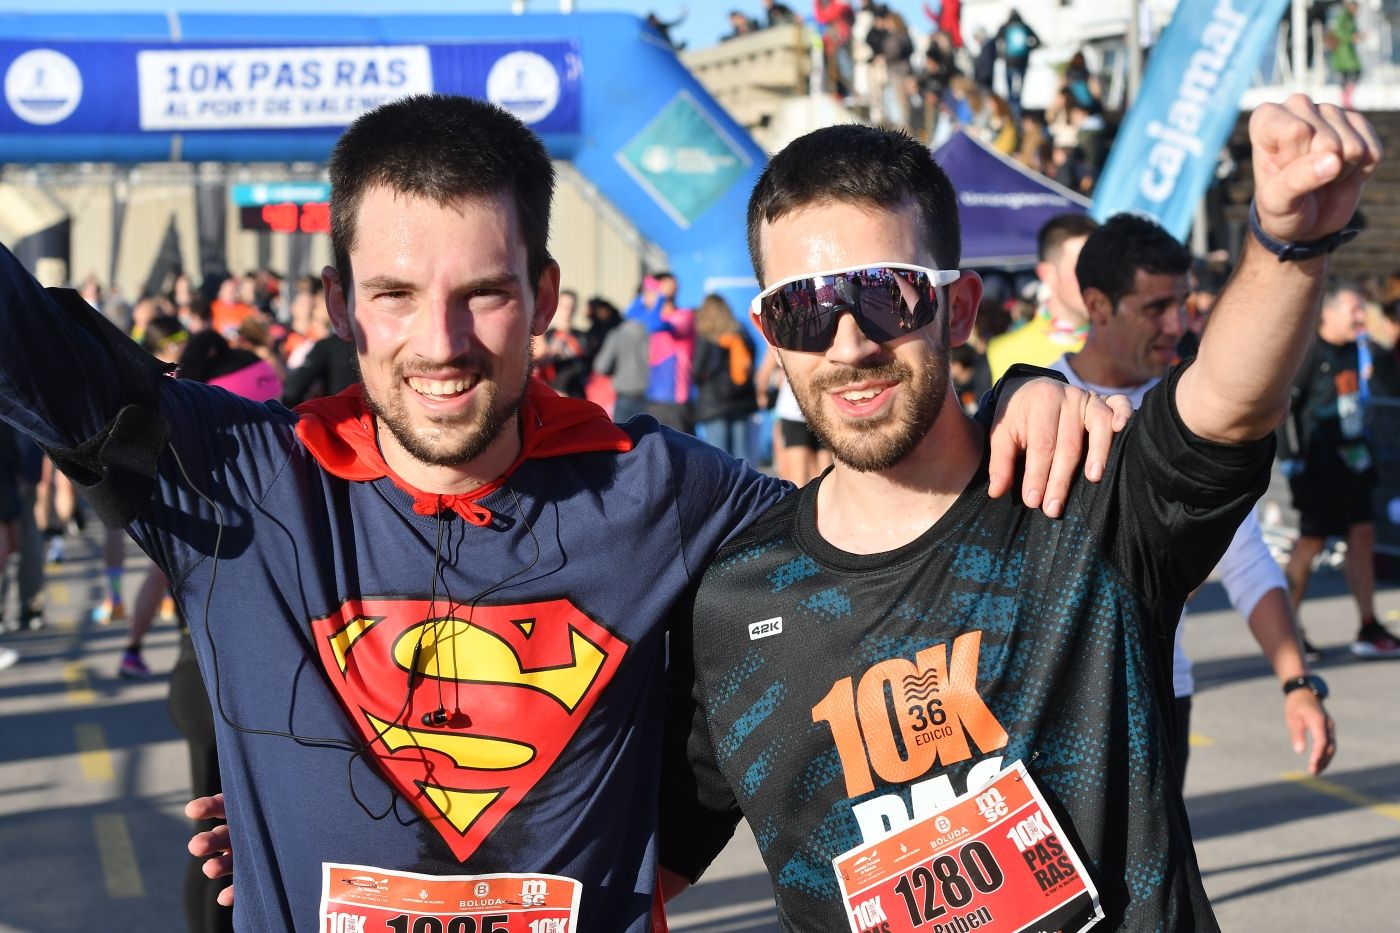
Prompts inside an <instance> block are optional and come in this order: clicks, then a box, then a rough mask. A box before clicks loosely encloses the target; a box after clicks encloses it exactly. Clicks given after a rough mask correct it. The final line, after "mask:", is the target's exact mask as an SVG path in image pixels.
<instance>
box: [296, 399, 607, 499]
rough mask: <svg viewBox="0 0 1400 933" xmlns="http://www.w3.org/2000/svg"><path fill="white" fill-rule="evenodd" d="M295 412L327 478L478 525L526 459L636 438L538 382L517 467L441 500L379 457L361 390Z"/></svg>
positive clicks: (523, 419) (523, 417) (523, 418)
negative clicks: (486, 500) (386, 484)
mask: <svg viewBox="0 0 1400 933" xmlns="http://www.w3.org/2000/svg"><path fill="white" fill-rule="evenodd" d="M296 410H297V412H298V413H299V414H300V415H301V419H300V420H299V421H298V422H297V428H296V430H297V437H299V438H300V439H301V442H302V443H303V444H305V445H306V449H307V450H309V451H310V452H311V456H313V457H315V458H316V462H317V463H319V464H321V466H322V467H323V468H324V469H325V470H326V472H327V473H330V474H331V475H332V476H337V477H339V478H341V479H345V480H351V481H353V482H369V481H371V480H376V479H382V478H383V477H386V476H387V477H389V479H391V480H393V482H394V485H395V486H398V487H399V488H400V489H402V490H403V491H404V492H406V493H408V494H409V495H410V496H412V497H413V511H415V512H417V513H418V514H419V515H436V514H438V512H440V511H441V510H442V509H451V510H452V511H454V512H456V513H457V514H458V515H460V516H462V518H464V519H466V520H467V521H469V522H471V523H472V524H473V525H486V524H489V523H490V521H491V512H490V511H489V510H488V509H486V508H484V507H483V506H481V505H480V504H478V500H479V499H481V498H483V497H485V496H487V495H490V494H491V493H492V492H495V491H496V490H497V489H499V488H500V487H501V484H502V483H504V482H505V481H506V478H507V477H509V476H510V474H511V473H513V472H514V471H515V468H516V467H518V466H520V464H522V463H524V462H525V461H526V460H530V459H533V458H540V457H563V456H567V455H569V454H581V453H595V452H599V451H614V452H616V453H625V452H627V451H629V450H631V449H632V439H631V438H630V437H629V436H628V435H627V433H626V432H625V431H623V430H622V429H621V428H619V427H618V426H617V425H615V424H613V423H612V421H611V420H609V419H608V416H607V413H606V412H604V411H603V409H601V408H599V407H598V406H597V405H595V404H593V403H592V402H589V401H585V400H583V399H576V398H564V397H563V396H560V395H558V394H557V393H556V392H555V391H554V390H553V389H551V388H550V387H549V386H547V385H545V384H544V383H543V382H540V381H539V380H538V379H531V380H530V383H529V385H528V386H527V387H526V390H525V399H524V402H523V403H522V404H521V413H520V423H521V425H522V428H521V444H520V455H519V456H518V457H517V458H516V460H515V462H514V463H512V464H511V465H510V468H509V469H507V470H506V471H505V473H503V474H502V475H500V476H498V477H497V478H496V479H494V480H492V481H491V482H489V483H487V484H486V485H485V486H482V487H480V488H478V489H474V490H472V491H471V492H469V493H465V494H463V495H456V496H454V495H444V494H438V493H430V492H423V491H421V490H418V489H415V488H413V487H412V486H410V485H409V484H408V483H407V482H405V481H404V480H403V479H402V478H400V477H399V475H398V474H396V473H395V472H394V471H393V470H392V469H390V467H389V464H388V463H386V462H385V460H384V455H383V454H382V453H380V451H379V441H378V438H377V436H376V434H375V427H374V415H372V414H371V413H370V410H369V408H368V407H367V406H366V405H365V401H364V396H363V395H362V393H361V389H360V386H359V385H353V386H351V387H350V388H348V389H346V390H345V391H344V392H341V393H340V394H339V395H332V396H329V397H327V398H317V399H312V400H311V401H309V402H303V403H302V404H300V405H298V406H297V409H296Z"/></svg>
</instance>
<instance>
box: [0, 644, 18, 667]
mask: <svg viewBox="0 0 1400 933" xmlns="http://www.w3.org/2000/svg"><path fill="white" fill-rule="evenodd" d="M18 661H19V652H18V651H16V650H15V649H13V648H5V647H3V646H0V671H3V670H4V669H5V668H7V667H14V666H15V664H16V663H17V662H18Z"/></svg>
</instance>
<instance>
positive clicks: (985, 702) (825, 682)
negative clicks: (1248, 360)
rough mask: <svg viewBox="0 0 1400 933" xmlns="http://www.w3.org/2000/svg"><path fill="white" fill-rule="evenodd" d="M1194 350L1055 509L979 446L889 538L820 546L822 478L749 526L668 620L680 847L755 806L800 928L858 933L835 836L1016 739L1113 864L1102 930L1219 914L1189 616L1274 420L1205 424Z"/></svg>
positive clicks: (843, 844)
mask: <svg viewBox="0 0 1400 933" xmlns="http://www.w3.org/2000/svg"><path fill="white" fill-rule="evenodd" d="M1180 372H1181V370H1180V369H1178V370H1177V371H1175V372H1173V373H1172V374H1171V375H1170V376H1169V377H1168V378H1167V379H1166V380H1164V381H1163V384H1162V386H1161V387H1159V388H1158V389H1156V390H1154V391H1152V392H1150V393H1148V395H1147V397H1146V399H1144V401H1143V404H1142V408H1141V410H1140V411H1139V412H1138V413H1137V414H1136V415H1135V416H1134V417H1133V418H1132V420H1131V421H1130V422H1129V424H1128V426H1127V428H1125V429H1124V431H1123V432H1122V433H1121V434H1120V435H1119V437H1118V438H1117V440H1116V442H1115V445H1114V448H1113V453H1112V455H1111V457H1110V458H1109V461H1108V464H1107V469H1106V474H1105V477H1104V479H1103V481H1102V482H1101V483H1099V484H1097V485H1095V484H1091V483H1087V482H1083V481H1079V482H1077V483H1076V484H1075V486H1074V488H1073V490H1072V492H1071V495H1070V497H1069V500H1068V504H1067V509H1066V515H1065V517H1064V518H1063V519H1060V520H1054V519H1049V518H1047V517H1046V516H1045V515H1044V513H1043V512H1040V511H1035V510H1031V509H1028V508H1026V507H1025V506H1024V505H1022V504H1021V503H1020V502H1019V501H1018V500H1017V498H1016V497H1015V496H1014V495H1013V496H1007V497H1003V498H1001V499H990V498H988V496H987V474H986V464H985V462H984V463H983V465H982V468H981V469H980V470H979V472H978V474H977V475H976V476H975V477H974V478H973V480H972V481H971V483H970V484H969V485H968V487H967V489H966V490H965V491H964V492H963V494H962V495H961V496H960V497H959V498H958V500H957V502H956V503H955V504H954V505H953V506H952V508H951V509H950V510H949V511H948V512H947V513H946V514H945V515H944V516H943V517H942V518H941V519H939V521H938V522H937V523H936V524H935V525H934V526H933V527H932V528H930V529H929V530H928V531H927V532H926V533H925V534H923V535H922V536H921V537H919V538H918V539H917V540H915V541H913V542H911V543H910V544H908V545H906V546H904V547H901V548H899V549H898V550H895V551H890V552H887V553H883V554H875V555H864V556H862V555H855V554H850V553H846V552H843V551H839V550H837V549H835V548H833V547H832V546H831V545H829V544H828V543H826V542H825V541H824V540H823V539H822V537H821V536H820V534H819V533H818V532H817V528H816V513H815V507H816V500H817V489H818V486H819V484H820V481H818V482H813V483H812V484H810V485H809V486H808V487H807V488H806V489H804V490H803V491H802V492H801V493H799V494H797V495H794V496H791V497H789V498H788V499H786V500H785V501H783V502H781V503H780V504H778V505H776V506H774V507H773V508H772V509H770V510H769V512H768V513H767V514H766V515H765V516H764V517H763V518H761V519H760V520H759V521H758V522H757V523H756V524H755V525H754V526H753V527H751V528H750V529H749V530H748V531H746V532H745V533H743V534H742V535H739V536H738V537H736V538H735V539H734V540H733V541H731V543H729V544H728V545H727V546H726V547H725V548H724V549H723V550H722V551H721V552H720V553H719V555H718V556H717V558H716V560H715V561H714V563H713V564H712V565H711V566H710V568H709V570H708V571H707V572H706V573H705V574H704V576H703V578H702V580H701V582H700V584H699V587H698V591H697V592H696V593H695V595H694V596H693V606H692V607H690V609H691V611H690V614H689V616H688V617H685V618H678V619H677V623H676V626H675V630H674V632H673V635H672V657H673V661H672V681H673V689H672V692H671V704H670V709H669V710H668V716H669V717H670V718H669V720H668V729H669V735H668V741H667V757H666V762H665V770H664V775H663V789H662V800H663V807H662V863H663V864H664V865H666V866H667V867H668V868H670V869H671V870H673V871H676V872H678V873H679V874H682V875H684V876H686V877H687V878H690V879H692V880H694V879H696V878H698V877H699V875H700V873H701V872H702V871H703V870H704V869H705V868H706V867H707V866H708V865H709V863H710V862H711V861H712V860H713V858H714V857H715V856H716V855H717V854H718V853H719V851H720V850H721V849H722V848H723V846H724V844H725V842H726V841H727V840H728V839H729V837H730V835H731V834H732V832H733V828H734V826H735V824H736V823H737V822H738V820H739V819H740V817H741V816H742V817H745V818H747V819H748V821H749V824H750V826H751V827H752V829H753V832H754V835H755V837H756V838H757V840H758V845H759V848H760V849H761V850H762V853H763V857H764V860H765V861H766V863H767V866H768V870H769V873H770V875H771V877H772V881H773V890H774V894H775V895H776V899H777V904H778V912H779V915H780V916H781V918H782V922H783V925H784V928H785V929H789V930H819V931H846V930H848V929H849V926H848V921H847V919H846V914H845V911H844V909H843V907H842V904H841V901H840V897H839V893H838V888H837V884H836V877H835V874H834V873H833V870H832V865H831V860H832V858H833V857H834V856H836V855H839V854H841V853H843V852H846V851H848V850H849V849H851V848H853V847H855V846H856V845H858V844H861V843H862V842H864V841H869V840H871V839H872V838H875V837H878V836H883V835H885V834H886V833H887V832H888V831H889V830H890V829H892V828H894V827H897V826H901V825H904V824H905V823H906V822H908V821H910V820H911V819H918V818H920V817H922V816H923V815H925V814H927V813H928V812H929V811H930V809H931V808H932V809H937V808H938V807H940V806H941V801H943V800H946V799H947V798H949V797H951V796H953V795H957V794H962V793H963V792H964V791H965V790H966V789H967V785H968V784H969V783H970V782H973V783H977V784H978V785H979V786H980V784H981V783H983V782H984V781H985V780H986V779H987V778H989V777H990V776H991V775H993V774H995V773H996V772H997V771H998V770H1000V768H1002V767H1004V766H1007V765H1010V764H1011V763H1012V762H1014V761H1016V760H1017V759H1020V760H1022V761H1024V762H1025V763H1026V765H1027V767H1028V768H1029V770H1030V772H1031V774H1032V776H1033V777H1034V779H1035V780H1036V782H1037V783H1038V785H1039V786H1040V788H1041V790H1042V791H1043V792H1044V794H1045V796H1046V797H1047V798H1048V800H1049V803H1050V806H1051V808H1052V809H1053V810H1054V811H1055V813H1056V815H1057V817H1058V819H1059V820H1060V822H1061V824H1062V825H1063V826H1064V828H1065V830H1066V833H1067V834H1068V836H1069V838H1070V840H1071V841H1072V843H1073V844H1074V846H1075V847H1076V849H1077V850H1078V852H1079V853H1080V854H1081V855H1082V856H1083V857H1084V859H1085V862H1086V864H1087V865H1088V868H1089V871H1090V873H1091V876H1092V878H1093V880H1094V882H1095V884H1096V885H1097V887H1098V890H1099V893H1100V897H1101V899H1102V902H1103V905H1104V909H1105V912H1106V914H1107V920H1106V921H1105V923H1103V924H1102V925H1101V926H1100V927H1098V928H1097V929H1096V931H1095V933H1098V930H1099V929H1111V930H1142V931H1171V930H1215V929H1217V927H1216V924H1215V919H1214V917H1213V916H1212V914H1211V910H1210V905H1209V903H1208V901H1207V899H1206V895H1205V891H1204V889H1203V888H1202V886H1201V880H1200V872H1199V869H1198V868H1197V865H1196V859H1195V853H1194V851H1193V849H1192V845H1191V837H1190V830H1189V827H1188V825H1187V820H1186V812H1185V808H1184V806H1183V803H1182V798H1181V792H1180V790H1179V788H1178V787H1177V786H1176V782H1175V779H1174V777H1173V770H1172V766H1171V763H1170V761H1168V760H1167V755H1168V751H1167V749H1168V744H1169V743H1168V741H1167V735H1168V734H1169V733H1168V731H1167V730H1166V728H1165V726H1166V717H1170V716H1171V712H1172V708H1173V706H1172V685H1171V657H1172V636H1173V632H1174V630H1175V627H1176V623H1177V620H1178V619H1179V618H1180V615H1181V607H1182V603H1183V601H1184V599H1185V597H1186V595H1187V594H1188V593H1189V592H1190V591H1191V590H1192V589H1194V588H1195V587H1196V586H1198V585H1199V584H1200V583H1201V582H1202V581H1204V580H1205V578H1206V576H1207V574H1209V572H1210V570H1211V568H1212V567H1213V566H1214V565H1215V563H1216V561H1217V560H1218V559H1219V558H1220V556H1221V554H1222V553H1224V551H1225V548H1226V546H1227V545H1228V544H1229V543H1230V539H1231V535H1232V534H1233V533H1234V530H1235V528H1236V526H1237V525H1238V524H1239V523H1240V521H1241V519H1242V518H1243V517H1244V515H1245V514H1246V513H1247V512H1248V511H1249V508H1250V505H1251V504H1252V503H1253V501H1254V500H1255V499H1256V498H1257V497H1258V495H1259V494H1260V493H1261V492H1262V490H1263V489H1264V487H1265V485H1266V483H1267V481H1268V476H1269V463H1270V458H1271V456H1272V449H1273V442H1272V439H1271V438H1268V439H1265V440H1263V441H1260V442H1257V443H1252V444H1247V445H1243V446H1225V445H1220V444H1214V443H1210V442H1207V441H1204V440H1201V439H1200V438H1197V437H1195V436H1194V435H1192V434H1191V433H1190V432H1189V431H1188V430H1187V429H1186V427H1185V426H1184V425H1183V424H1182V422H1181V420H1180V418H1179V416H1178V414H1177V412H1176V409H1175V405H1174V404H1173V401H1172V393H1173V392H1174V390H1175V385H1176V379H1177V377H1178V376H1179V375H1180ZM687 649H688V650H687Z"/></svg>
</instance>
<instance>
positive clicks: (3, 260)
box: [0, 249, 170, 528]
mask: <svg viewBox="0 0 1400 933" xmlns="http://www.w3.org/2000/svg"><path fill="white" fill-rule="evenodd" d="M0 333H4V334H5V339H3V340H0V416H3V417H4V418H5V420H7V421H9V422H10V423H11V424H13V425H14V426H15V427H17V428H19V429H20V430H22V431H24V432H26V433H28V434H30V435H33V437H34V439H35V440H36V441H37V442H38V443H39V444H40V446H42V447H43V448H44V450H45V451H46V452H47V453H48V455H49V457H50V458H51V459H52V460H53V461H54V464H55V465H56V466H57V467H58V468H59V469H60V470H62V471H63V472H64V473H66V474H67V475H68V476H69V477H70V478H71V479H72V480H73V482H74V483H75V484H76V485H77V486H78V487H79V488H80V489H81V490H82V491H83V493H84V495H85V496H86V497H87V498H88V500H89V502H90V503H91V504H92V506H93V508H94V510H95V511H96V512H97V514H98V515H99V516H100V517H101V518H102V520H103V522H104V523H105V524H107V525H108V526H109V527H114V528H119V527H122V526H124V525H126V524H128V523H129V522H130V521H131V520H132V519H133V518H134V517H135V516H136V514H137V513H138V512H140V510H141V509H142V508H143V507H144V506H145V504H146V503H147V502H148V501H149V500H150V498H151V494H152V492H153V491H154V489H155V474H156V463H157V461H158V459H159V457H160V452H161V451H162V450H163V449H164V447H165V445H166V442H167V441H168V440H169V436H170V428H169V425H168V424H167V422H166V420H165V418H164V417H163V416H162V415H161V413H160V405H159V398H158V385H159V382H160V380H161V378H162V377H163V375H164V374H165V373H166V372H168V371H169V369H170V367H167V366H166V365H165V364H163V363H161V362H160V361H159V360H157V359H155V358H154V357H153V356H151V355H150V354H149V353H147V352H146V351H145V350H143V349H141V348H140V347H139V346H137V345H136V343H135V342H133V341H132V340H131V339H130V338H129V337H127V336H126V335H125V334H123V333H122V332H121V331H120V330H118V329H117V328H116V326H115V325H113V324H112V323H111V322H110V321H108V320H107V319H106V318H104V317H103V316H102V315H101V314H99V313H97V311H96V310H94V309H93V308H92V307H91V306H90V305H89V304H88V303H87V302H86V301H84V300H83V299H82V297H81V296H79V295H78V293H77V292H74V291H72V290H71V289H43V288H41V287H40V286H39V284H38V283H37V282H35V281H34V279H33V277H32V276H30V275H29V273H28V272H27V271H26V270H25V269H24V268H23V266H21V265H20V263H19V261H18V260H17V259H16V258H15V257H14V255H13V254H11V253H10V252H9V251H8V250H3V249H0Z"/></svg>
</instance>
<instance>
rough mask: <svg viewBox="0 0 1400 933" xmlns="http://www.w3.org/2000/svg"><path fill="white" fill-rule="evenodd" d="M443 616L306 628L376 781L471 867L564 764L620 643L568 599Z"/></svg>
mask: <svg viewBox="0 0 1400 933" xmlns="http://www.w3.org/2000/svg"><path fill="white" fill-rule="evenodd" d="M444 608H446V607H445V606H444V602H443V601H442V600H438V601H437V602H436V603H435V604H434V603H431V602H429V601H428V600H423V599H352V600H348V601H347V602H346V603H345V604H344V605H342V606H341V607H340V610H339V611H338V612H336V613H334V614H333V615H331V616H328V617H326V618H324V619H317V620H314V621H313V622H312V623H311V630H312V633H313V635H314V636H315V640H316V645H317V649H318V651H319V653H320V657H321V663H322V664H323V665H324V666H325V669H326V672H327V674H328V675H329V677H330V680H331V683H332V685H333V686H334V687H335V689H336V691H337V692H338V694H339V696H340V699H341V702H342V703H344V705H345V707H346V709H347V710H348V711H349V713H350V716H351V718H352V719H353V720H354V722H355V725H356V727H357V729H358V730H359V733H360V735H361V736H362V737H363V738H364V740H365V741H366V742H368V743H369V748H370V751H371V753H372V754H373V755H374V756H375V758H376V760H377V761H378V762H379V766H380V768H381V770H382V771H383V772H384V774H385V775H387V776H388V778H389V780H390V781H391V782H392V783H393V785H394V786H395V787H396V788H397V789H398V790H399V791H400V792H401V793H402V794H403V795H404V796H405V797H406V798H407V799H408V800H410V801H412V802H413V804H414V806H415V807H417V809H418V810H419V812H421V813H422V814H423V815H424V816H425V817H426V818H427V819H428V820H429V821H430V822H431V823H432V825H433V826H434V827H435V828H436V829H437V831H438V832H439V833H440V834H441V835H442V838H443V839H444V840H445V841H446V842H447V844H448V846H450V847H451V849H452V852H453V854H454V855H456V856H457V858H458V859H459V860H461V861H466V859H467V858H468V857H469V856H470V855H471V854H472V853H473V852H475V851H476V849H477V847H478V846H480V845H481V843H482V841H483V840H485V839H486V837H487V836H489V835H490V834H491V831H492V830H493V829H495V828H496V826H497V825H498V824H499V823H500V821H501V820H502V819H503V818H504V817H505V815H506V814H507V813H509V812H510V811H511V810H512V809H513V808H514V807H515V806H516V805H517V804H518V803H520V801H521V800H522V799H523V798H524V796H525V795H526V794H527V793H529V792H530V789H531V788H533V787H534V786H535V784H536V783H538V781H539V780H540V778H541V777H543V776H544V775H545V774H546V773H547V772H548V771H549V769H550V768H551V767H552V766H553V765H554V763H555V762H556V761H557V760H558V758H559V755H560V754H561V753H562V752H563V750H564V748H565V746H567V745H568V743H569V740H570V739H571V738H573V736H574V734H575V733H576V732H577V731H578V729H579V726H580V725H581V724H582V723H583V721H584V718H585V717H586V716H587V715H588V713H589V711H590V710H591V709H592V708H593V706H594V704H595V703H596V702H597V700H598V697H599V695H600V694H601V693H602V691H603V689H604V688H605V687H606V686H607V684H608V682H609V681H610V680H611V679H612V677H613V675H614V674H616V672H617V669H618V666H619V665H620V664H621V663H622V657H623V655H624V654H625V653H626V651H627V645H626V643H624V642H623V641H622V640H621V639H619V638H618V637H617V636H615V635H613V634H612V633H611V632H609V631H607V630H606V629H604V628H603V627H602V626H601V625H599V624H598V623H596V622H594V621H593V620H592V619H590V618H588V617H587V616H586V615H584V614H583V613H582V612H581V611H580V610H579V609H578V608H577V607H575V606H574V604H573V603H571V602H569V601H568V600H566V599H554V600H548V601H545V602H537V603H521V604H517V605H509V606H477V607H475V608H474V609H473V610H471V611H470V612H468V611H467V610H466V609H465V607H463V608H460V609H459V608H457V607H452V609H450V610H449V611H447V612H446V613H444ZM467 616H470V618H467ZM589 779H591V776H589Z"/></svg>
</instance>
